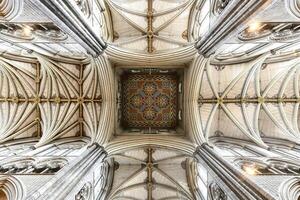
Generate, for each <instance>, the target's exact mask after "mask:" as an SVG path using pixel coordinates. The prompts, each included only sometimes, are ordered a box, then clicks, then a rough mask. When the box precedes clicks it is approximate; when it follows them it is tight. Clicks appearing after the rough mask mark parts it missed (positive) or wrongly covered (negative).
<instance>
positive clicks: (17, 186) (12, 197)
mask: <svg viewBox="0 0 300 200" xmlns="http://www.w3.org/2000/svg"><path fill="white" fill-rule="evenodd" d="M0 190H2V191H3V192H4V193H5V194H6V197H7V199H8V200H23V199H24V198H25V196H26V195H25V193H26V192H25V190H24V187H23V184H22V182H21V181H20V180H18V179H17V178H15V177H12V176H6V175H3V176H0Z"/></svg>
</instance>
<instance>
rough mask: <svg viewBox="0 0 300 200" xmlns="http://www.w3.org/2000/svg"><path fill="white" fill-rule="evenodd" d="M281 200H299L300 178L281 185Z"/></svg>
mask: <svg viewBox="0 0 300 200" xmlns="http://www.w3.org/2000/svg"><path fill="white" fill-rule="evenodd" d="M279 196H280V200H289V199H299V197H300V178H299V177H294V178H291V179H288V180H287V181H284V182H283V183H281V185H280V187H279Z"/></svg>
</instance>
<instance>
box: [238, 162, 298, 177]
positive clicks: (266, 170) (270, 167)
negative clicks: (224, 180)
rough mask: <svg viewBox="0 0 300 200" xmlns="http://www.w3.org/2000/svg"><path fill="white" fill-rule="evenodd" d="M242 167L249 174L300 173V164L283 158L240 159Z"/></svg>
mask: <svg viewBox="0 0 300 200" xmlns="http://www.w3.org/2000/svg"><path fill="white" fill-rule="evenodd" d="M237 164H238V165H239V166H240V168H241V169H242V170H243V171H244V172H245V173H247V174H248V175H299V174H300V166H299V165H296V164H294V163H290V162H287V161H281V160H268V161H255V160H240V161H238V162H237Z"/></svg>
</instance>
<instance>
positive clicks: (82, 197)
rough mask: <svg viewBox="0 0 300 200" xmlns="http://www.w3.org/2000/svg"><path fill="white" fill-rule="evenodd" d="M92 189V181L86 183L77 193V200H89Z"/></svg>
mask: <svg viewBox="0 0 300 200" xmlns="http://www.w3.org/2000/svg"><path fill="white" fill-rule="evenodd" d="M91 190H92V185H91V183H85V184H84V185H83V187H82V188H81V189H80V191H79V192H78V193H77V194H76V195H75V200H88V199H90V194H91Z"/></svg>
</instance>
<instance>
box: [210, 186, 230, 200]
mask: <svg viewBox="0 0 300 200" xmlns="http://www.w3.org/2000/svg"><path fill="white" fill-rule="evenodd" d="M209 192H210V197H211V199H212V200H227V195H226V194H225V192H224V191H223V190H222V189H221V188H220V186H219V185H218V184H217V183H211V184H210V186H209Z"/></svg>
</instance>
